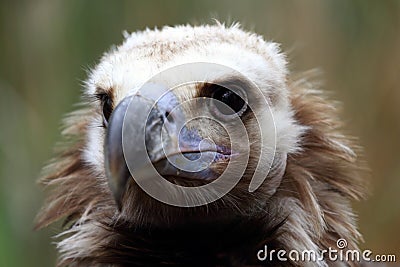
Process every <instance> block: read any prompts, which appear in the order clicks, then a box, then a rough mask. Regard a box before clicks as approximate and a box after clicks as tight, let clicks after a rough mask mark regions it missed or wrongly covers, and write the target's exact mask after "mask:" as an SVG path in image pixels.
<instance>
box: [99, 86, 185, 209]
mask: <svg viewBox="0 0 400 267" xmlns="http://www.w3.org/2000/svg"><path fill="white" fill-rule="evenodd" d="M160 95H162V97H161V98H160ZM154 104H156V105H154ZM177 105H178V101H177V99H176V97H175V95H174V94H173V93H172V92H169V91H167V90H166V89H165V88H164V87H161V86H159V85H156V84H150V85H147V86H146V87H144V88H143V91H142V92H141V93H140V94H137V95H134V96H130V97H127V98H125V99H123V100H122V101H121V102H120V103H119V104H118V106H117V107H116V108H115V109H114V111H113V112H112V115H111V117H110V119H109V123H108V129H107V134H106V138H105V143H104V159H105V171H106V176H107V178H108V184H109V187H110V190H111V192H112V194H113V196H114V199H115V201H116V203H117V205H118V208H119V209H121V207H122V199H123V195H124V192H125V191H126V186H127V182H128V180H129V179H130V177H131V173H130V171H129V168H128V166H127V163H126V159H125V155H124V152H125V153H129V154H130V155H133V154H137V153H141V154H143V153H147V154H148V158H149V161H148V162H146V164H144V163H143V162H140V161H139V160H135V161H134V162H133V164H134V165H135V167H136V169H141V170H144V171H145V170H146V168H147V167H148V166H147V163H150V162H151V163H158V162H159V161H160V160H161V161H162V159H164V158H165V157H166V156H165V155H166V154H174V153H177V152H179V147H178V146H179V145H178V141H177V140H178V139H179V138H178V135H179V130H180V126H182V125H183V123H184V116H183V113H182V112H181V111H180V110H175V111H174V112H172V110H173V109H174V107H176V106H177ZM146 113H148V114H146ZM124 123H125V127H126V128H128V130H127V129H126V128H125V129H124ZM127 132H128V134H126V133H127ZM124 134H125V136H123V135H124ZM123 138H126V140H128V141H129V143H130V144H133V145H129V146H125V147H124V140H123ZM126 140H125V141H126ZM143 141H144V142H145V145H146V151H141V150H140V148H139V147H140V146H139V145H138V146H136V145H135V144H140V143H141V142H143ZM125 144H126V143H125ZM124 149H125V151H124ZM134 158H135V157H134ZM138 158H139V157H138ZM162 162H163V161H162ZM163 163H165V162H163ZM128 165H129V164H128ZM162 165H163V167H165V165H164V164H162ZM166 165H167V167H166V168H164V169H163V170H165V171H169V172H171V169H174V172H176V168H175V167H174V166H172V165H169V164H166Z"/></svg>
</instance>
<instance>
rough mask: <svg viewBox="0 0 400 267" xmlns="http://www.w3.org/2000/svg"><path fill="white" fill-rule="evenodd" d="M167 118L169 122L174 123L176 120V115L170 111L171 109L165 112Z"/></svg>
mask: <svg viewBox="0 0 400 267" xmlns="http://www.w3.org/2000/svg"><path fill="white" fill-rule="evenodd" d="M165 118H167V120H168V122H170V123H173V122H174V117H173V116H172V115H171V113H169V111H166V112H165Z"/></svg>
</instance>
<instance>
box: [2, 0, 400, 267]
mask: <svg viewBox="0 0 400 267" xmlns="http://www.w3.org/2000/svg"><path fill="white" fill-rule="evenodd" d="M212 18H217V19H219V20H221V21H228V22H232V21H239V22H241V23H242V25H243V26H244V28H245V29H249V30H254V31H256V32H258V33H260V34H263V35H264V36H265V38H266V39H268V40H275V41H277V42H280V43H282V47H283V49H284V50H285V51H287V52H288V53H289V58H290V61H291V65H290V68H291V70H292V71H294V72H298V71H305V70H309V69H313V68H316V67H318V68H319V69H320V70H321V71H322V72H323V74H322V76H321V80H322V81H323V82H324V86H323V87H324V89H325V90H328V91H331V92H333V94H334V96H335V98H336V99H338V100H341V101H342V102H343V103H344V114H343V118H344V120H346V122H347V123H348V129H349V131H350V132H351V133H353V134H354V135H356V136H359V137H360V142H361V144H362V145H363V146H364V147H365V153H366V158H367V160H368V162H369V166H370V168H371V170H372V172H371V173H372V175H371V185H372V190H371V192H372V195H371V197H370V198H369V199H368V200H366V201H363V202H361V203H357V204H355V209H356V210H357V212H358V213H359V221H360V228H361V231H362V233H363V234H364V238H365V243H363V244H362V245H361V246H362V248H365V249H371V250H373V251H374V253H386V254H387V253H396V254H397V257H398V260H400V259H399V258H400V231H399V227H400V140H399V138H400V1H390V0H387V1H372V0H370V1H367V0H354V1H346V0H332V1H311V0H310V1H218V2H217V1H214V0H206V1H103V0H87V1H81V0H68V1H57V0H56V1H55V0H37V1H33V0H29V1H28V0H18V1H11V0H10V1H4V0H2V1H1V2H0V129H1V130H0V266H53V265H54V263H55V257H56V252H55V248H54V245H52V244H51V242H52V241H54V239H51V236H52V235H54V234H55V233H56V232H57V225H56V226H52V227H50V228H49V229H46V230H42V231H40V232H34V231H33V230H32V228H33V220H34V217H35V214H36V212H37V211H38V209H39V208H40V205H41V203H42V201H43V195H44V194H43V192H42V190H41V189H40V188H39V187H38V186H37V184H36V180H37V178H38V176H39V173H40V169H41V167H42V166H43V164H44V162H46V161H48V160H49V159H50V158H51V156H52V151H53V150H52V146H53V144H54V143H55V142H57V141H59V140H60V134H59V128H60V120H61V119H62V118H63V114H65V113H66V112H69V111H72V110H73V109H74V103H76V102H77V101H79V94H80V91H81V89H82V88H81V84H82V83H81V82H82V81H83V80H84V79H85V76H86V72H85V70H86V69H87V68H89V67H91V66H93V65H94V64H95V63H96V62H97V60H98V58H99V57H100V56H101V54H102V53H103V52H104V51H105V50H107V49H109V47H110V46H111V45H112V44H118V43H120V42H121V41H122V34H121V33H122V31H123V30H128V31H136V30H141V29H144V28H145V27H150V28H153V27H155V26H157V27H161V26H162V25H175V24H182V23H188V22H189V23H196V24H198V23H213V21H212Z"/></svg>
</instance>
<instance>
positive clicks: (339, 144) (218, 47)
mask: <svg viewBox="0 0 400 267" xmlns="http://www.w3.org/2000/svg"><path fill="white" fill-rule="evenodd" d="M124 39H125V40H124V42H123V43H122V44H121V45H119V46H114V47H112V48H111V49H110V50H109V51H108V52H106V53H105V54H104V55H103V56H102V58H101V60H100V61H99V63H98V64H97V66H95V67H94V68H93V69H92V70H91V71H90V72H89V74H88V78H87V80H86V82H85V83H84V91H83V95H82V98H81V102H80V104H79V105H78V108H77V110H76V111H74V112H72V113H71V114H69V115H68V116H67V117H66V118H65V121H64V124H63V125H64V128H63V131H62V135H63V139H64V141H63V142H62V143H61V144H60V145H58V146H56V152H55V153H56V155H55V157H54V159H53V160H51V161H50V162H49V164H48V165H47V166H46V167H45V168H44V170H43V174H42V177H41V178H40V183H41V184H42V185H44V187H45V189H46V191H47V192H48V196H47V199H46V200H45V203H44V205H43V207H42V209H41V210H40V212H39V214H38V215H37V220H36V228H37V229H40V228H44V227H47V226H49V225H50V224H52V223H54V222H57V221H61V222H62V224H60V231H59V233H58V234H57V236H56V237H55V238H56V240H57V242H56V246H57V250H58V253H59V256H58V259H57V266H358V265H360V263H359V262H357V261H344V260H332V259H328V258H326V257H325V258H324V257H320V256H321V251H323V250H326V249H328V248H333V249H338V245H339V243H338V240H341V241H344V242H345V246H342V248H343V250H345V251H347V250H359V248H358V243H359V242H360V241H362V236H361V234H360V233H359V231H358V230H357V225H356V215H355V213H354V212H353V209H352V207H351V205H352V202H353V201H357V200H360V199H362V198H363V197H364V196H365V191H366V186H365V184H366V182H365V180H364V178H363V177H364V176H365V175H364V170H365V168H364V163H363V160H362V157H361V153H360V151H361V148H360V147H359V146H358V145H357V141H356V140H355V138H353V137H350V136H348V135H346V134H345V133H344V131H343V125H342V121H341V119H340V118H339V117H338V116H339V115H338V113H339V112H338V103H337V102H336V101H332V100H330V98H329V97H328V96H327V94H326V93H324V92H322V91H320V90H319V89H318V88H317V87H316V85H315V83H313V82H312V79H313V73H310V72H305V73H303V74H293V73H290V72H289V70H288V66H287V65H288V63H287V58H286V56H285V54H284V53H283V52H282V51H281V49H280V46H279V44H277V43H274V42H269V41H265V40H264V39H263V37H261V36H260V35H257V34H255V33H252V32H248V31H245V30H243V29H242V28H241V27H240V26H239V25H238V24H234V25H230V26H226V25H225V24H222V23H218V22H217V23H215V24H213V25H200V26H191V25H182V26H174V27H163V28H161V29H154V30H151V29H146V30H144V31H139V32H134V33H126V32H125V33H124ZM267 250H268V251H267ZM278 250H285V251H287V252H289V251H292V250H296V251H299V252H301V251H304V250H307V251H311V252H313V253H315V255H317V256H318V259H317V260H313V261H311V260H309V261H307V260H304V259H303V260H301V259H299V260H294V259H293V258H289V259H286V260H281V259H279V258H278V257H276V256H277V255H276V254H275V255H272V253H273V251H278ZM263 253H264V254H266V255H262V254H263ZM260 255H261V256H260Z"/></svg>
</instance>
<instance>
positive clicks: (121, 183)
mask: <svg viewBox="0 0 400 267" xmlns="http://www.w3.org/2000/svg"><path fill="white" fill-rule="evenodd" d="M130 100H131V98H130V97H129V98H126V99H124V100H123V101H122V102H121V103H120V104H119V105H118V106H117V107H116V108H115V109H114V111H113V113H112V114H111V117H110V120H109V123H108V129H107V134H106V139H105V142H104V165H105V171H106V176H107V178H108V184H109V187H110V189H111V192H112V194H113V196H114V199H115V201H116V203H117V205H118V208H119V209H121V206H122V203H121V201H122V197H123V194H124V191H125V187H126V184H127V182H128V179H129V177H130V173H129V169H128V167H127V166H126V163H125V157H124V153H123V147H122V127H123V120H124V117H125V113H126V111H127V109H128V106H129V103H130Z"/></svg>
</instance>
